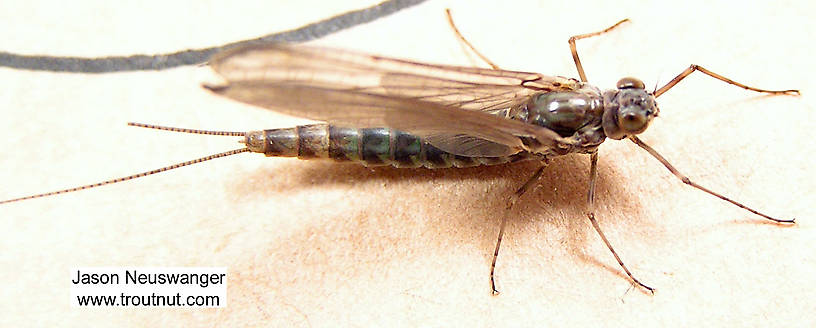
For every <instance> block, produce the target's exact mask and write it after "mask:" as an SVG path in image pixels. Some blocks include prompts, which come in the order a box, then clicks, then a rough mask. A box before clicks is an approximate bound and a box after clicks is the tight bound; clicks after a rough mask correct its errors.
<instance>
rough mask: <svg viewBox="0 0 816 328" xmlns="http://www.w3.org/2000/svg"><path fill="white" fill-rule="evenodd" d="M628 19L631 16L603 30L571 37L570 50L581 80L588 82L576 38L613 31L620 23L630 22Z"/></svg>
mask: <svg viewBox="0 0 816 328" xmlns="http://www.w3.org/2000/svg"><path fill="white" fill-rule="evenodd" d="M628 21H629V18H624V19H622V20H621V21H619V22H617V23H615V24H614V25H612V26H610V27H607V28H605V29H603V30H601V31H597V32H592V33H586V34H579V35H574V36H572V37H570V38H569V41H568V42H569V45H570V51H571V52H572V60H573V61H575V68H577V69H578V77H580V78H581V82H587V77H586V73H584V66H583V65H581V59H580V58H578V49H577V48H576V47H575V41H576V40H581V39H586V38H591V37H593V36H598V35H601V34H604V33H606V32H609V31H611V30H612V29H614V28H616V27H618V25H620V24H623V23H625V22H628Z"/></svg>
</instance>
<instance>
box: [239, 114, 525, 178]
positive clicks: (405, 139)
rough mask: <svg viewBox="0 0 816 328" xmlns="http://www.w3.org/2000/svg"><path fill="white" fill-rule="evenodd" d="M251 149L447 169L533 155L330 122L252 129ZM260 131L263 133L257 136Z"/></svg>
mask: <svg viewBox="0 0 816 328" xmlns="http://www.w3.org/2000/svg"><path fill="white" fill-rule="evenodd" d="M253 133H256V135H254V136H251V135H249V134H248V136H247V144H249V145H251V144H252V141H251V140H252V139H251V138H259V137H260V139H262V140H258V139H254V141H255V145H256V146H255V147H252V146H250V149H252V150H253V151H256V152H262V153H264V154H266V156H283V157H297V158H300V159H313V158H330V159H333V160H335V161H340V162H359V163H362V164H363V165H366V166H383V165H393V166H394V167H420V166H424V167H427V168H447V167H472V166H479V165H497V164H504V163H508V162H515V161H519V160H524V159H528V158H530V156H529V154H527V153H520V154H516V155H511V156H504V157H465V156H459V155H454V154H451V153H448V152H445V151H442V150H440V149H439V148H436V147H434V146H432V145H430V144H429V143H427V142H423V141H422V140H421V139H420V138H419V137H417V136H414V135H412V134H408V133H405V132H402V131H397V130H394V129H387V128H370V129H353V128H342V127H336V126H331V125H327V124H316V125H301V126H296V127H293V128H286V129H273V130H264V131H256V132H253ZM257 134H262V136H261V135H257Z"/></svg>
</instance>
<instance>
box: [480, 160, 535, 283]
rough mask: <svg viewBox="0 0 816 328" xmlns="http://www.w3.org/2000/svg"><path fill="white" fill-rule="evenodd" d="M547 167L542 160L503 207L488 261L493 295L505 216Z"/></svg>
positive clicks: (508, 214)
mask: <svg viewBox="0 0 816 328" xmlns="http://www.w3.org/2000/svg"><path fill="white" fill-rule="evenodd" d="M545 168H547V162H544V164H543V165H541V167H540V168H538V170H537V171H536V172H535V173H534V174H533V176H531V177H530V178H529V179H527V182H525V183H524V184H523V185H522V186H521V188H519V189H518V190H516V192H515V193H513V195H512V196H510V200H509V201H507V207H505V209H504V216H502V220H501V223H500V224H499V238H498V240H497V241H496V249H495V250H494V251H493V261H492V262H491V263H490V288H492V289H493V295H497V294H499V290H498V289H496V280H495V279H494V273H495V272H496V260H497V259H498V258H499V247H500V246H501V242H502V237H504V227H505V226H507V217H508V216H510V210H511V209H513V206H514V205H515V204H516V202H517V201H518V200H519V198H521V196H522V195H524V194H525V193H526V192H527V190H529V189H530V187H532V186H533V185H534V184H535V183H536V182H538V179H539V178H540V177H541V174H542V173H544V169H545Z"/></svg>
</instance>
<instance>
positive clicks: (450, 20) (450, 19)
mask: <svg viewBox="0 0 816 328" xmlns="http://www.w3.org/2000/svg"><path fill="white" fill-rule="evenodd" d="M445 15H447V16H448V24H449V25H450V27H451V29H453V33H454V34H456V37H457V38H458V39H459V41H462V43H464V44H465V45H466V46H467V47H468V48H470V51H473V53H474V54H476V56H479V59H481V60H484V62H485V63H487V64H488V65H490V67H492V68H493V69H499V66H498V65H496V64H494V63H493V62H492V61H490V59H487V57H485V55H482V53H481V52H479V50H476V47H474V46H473V44H471V43H470V41H468V39H467V38H465V36H464V35H462V33H461V32H459V28H457V27H456V24H455V23H454V22H453V16H451V11H450V9H445Z"/></svg>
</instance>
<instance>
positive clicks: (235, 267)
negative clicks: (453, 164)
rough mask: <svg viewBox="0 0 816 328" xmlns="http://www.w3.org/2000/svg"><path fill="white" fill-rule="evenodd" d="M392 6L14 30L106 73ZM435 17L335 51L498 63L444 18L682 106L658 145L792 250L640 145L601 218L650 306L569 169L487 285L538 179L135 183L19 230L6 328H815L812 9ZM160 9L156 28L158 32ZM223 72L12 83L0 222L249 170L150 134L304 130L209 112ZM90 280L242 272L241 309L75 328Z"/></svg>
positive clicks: (155, 313) (400, 21)
mask: <svg viewBox="0 0 816 328" xmlns="http://www.w3.org/2000/svg"><path fill="white" fill-rule="evenodd" d="M374 3H375V2H374V1H356V2H345V3H343V4H334V5H329V2H328V1H303V0H302V1H297V2H293V3H284V4H280V3H277V2H275V1H270V2H268V3H267V4H263V5H260V4H246V3H240V2H235V1H233V2H223V1H217V2H202V1H191V2H177V1H166V0H164V1H156V2H155V3H154V2H150V1H147V2H144V1H143V2H140V4H139V6H138V7H122V5H121V4H119V3H113V2H106V1H99V2H93V1H86V2H79V3H71V5H70V6H68V5H65V7H57V8H55V7H54V6H55V5H54V4H51V3H46V2H44V3H37V2H26V3H23V2H17V3H15V4H14V6H15V8H4V9H3V10H0V13H2V14H0V15H2V16H0V31H1V32H0V39H2V40H3V46H2V47H3V50H6V51H13V52H18V53H32V54H51V55H71V56H88V57H94V56H104V55H127V54H133V53H164V52H172V51H177V50H181V49H187V48H198V47H207V46H212V45H217V44H222V43H226V42H232V41H235V40H240V39H246V38H251V37H256V36H260V35H263V34H267V33H271V32H275V31H282V30H286V29H291V28H295V27H298V26H301V25H303V24H306V23H309V22H312V21H315V20H318V19H322V18H326V17H330V16H333V15H336V14H339V13H342V12H344V11H347V10H352V9H357V8H362V7H366V6H370V5H372V4H374ZM492 3H493V2H485V3H474V2H470V1H469V2H445V1H438V2H431V3H426V4H422V5H420V6H417V7H414V8H410V9H407V10H404V11H402V12H400V13H397V14H395V15H393V16H390V17H387V18H384V19H381V20H378V21H375V22H373V23H370V24H367V25H364V26H359V27H356V28H353V29H350V30H347V31H343V32H340V33H338V34H335V35H332V36H329V37H327V38H324V39H322V40H319V41H317V42H315V43H317V44H323V45H331V46H338V47H343V48H350V49H357V50H363V51H367V52H374V53H379V54H384V55H390V56H400V57H406V58H411V59H415V60H422V61H429V62H437V63H452V64H461V65H480V64H481V63H480V62H478V61H476V60H475V59H471V58H470V57H468V56H467V55H466V54H465V53H464V52H463V51H462V47H461V45H460V44H459V43H458V42H457V41H456V40H455V38H454V36H453V34H452V33H451V31H450V29H449V27H448V26H447V23H446V21H445V19H444V8H445V7H450V8H451V9H452V10H453V13H454V17H455V19H456V21H457V23H458V25H459V27H460V29H461V30H462V32H463V33H464V34H465V35H466V36H467V37H468V38H469V39H470V40H471V41H472V42H473V43H474V44H475V45H476V46H477V47H478V48H479V49H480V50H481V51H482V52H483V53H485V54H486V55H487V56H488V57H489V58H491V59H492V60H493V61H494V62H496V63H497V64H498V65H500V66H502V67H503V68H507V69H518V70H527V71H538V72H542V73H545V74H552V75H564V76H576V75H577V74H576V73H575V68H574V66H573V64H572V60H571V57H570V54H569V49H568V46H567V42H566V41H567V39H568V37H569V36H571V35H574V34H579V33H586V32H592V31H595V30H598V29H602V28H604V27H606V26H608V25H611V24H612V23H614V22H616V21H618V20H619V19H622V18H625V17H629V18H631V19H632V23H631V24H626V25H623V26H622V27H621V28H619V29H618V30H616V31H614V32H613V33H610V34H608V35H604V36H602V37H599V38H595V39H591V40H586V41H582V42H580V43H579V45H578V48H579V53H580V54H581V55H582V59H583V61H584V67H585V69H586V71H587V75H588V77H589V79H590V82H593V83H595V84H596V85H599V86H601V87H602V88H609V87H612V86H614V83H615V82H616V81H617V80H618V79H619V78H620V77H622V76H627V75H631V76H637V77H640V78H641V79H643V80H644V82H645V83H646V84H647V85H648V86H649V87H651V86H653V85H654V84H655V82H656V81H660V82H661V83H665V82H666V81H668V80H669V79H671V78H672V77H673V76H674V75H676V74H677V73H679V72H680V71H682V70H683V69H684V68H686V67H687V66H688V64H690V63H697V64H701V65H703V66H705V67H707V68H709V69H711V70H713V71H715V72H718V73H721V74H723V75H725V76H728V77H731V78H733V79H735V80H738V81H741V82H744V83H746V84H749V85H753V86H757V87H765V88H771V89H772V88H784V89H788V88H798V89H801V90H802V92H803V95H802V96H800V97H788V96H776V97H767V96H762V95H759V94H755V93H751V92H747V91H744V90H741V89H739V88H736V87H733V86H729V85H726V84H724V83H721V82H719V81H716V80H713V79H711V78H708V77H705V76H703V75H702V74H700V75H697V74H699V73H695V74H694V75H692V76H691V77H689V78H688V79H687V80H686V81H684V82H683V83H681V84H680V85H679V86H678V87H676V88H675V89H672V90H671V91H669V92H668V93H666V94H665V95H664V96H662V97H661V98H660V99H659V100H658V101H659V104H660V107H661V114H660V117H659V118H658V119H657V120H656V121H655V122H654V123H653V124H652V126H651V127H650V129H649V130H648V131H646V133H644V134H643V135H642V139H643V140H644V141H645V142H647V143H650V144H651V145H652V146H653V147H655V148H656V149H657V150H658V151H660V152H662V153H663V155H664V156H666V157H667V158H669V160H671V161H672V163H674V164H675V165H676V166H677V167H678V168H679V169H680V170H681V171H683V172H685V173H686V174H688V175H689V176H690V177H691V178H692V179H695V180H696V181H697V182H699V183H701V184H703V185H704V186H708V187H710V188H712V189H714V190H718V191H721V192H723V193H724V194H726V195H729V196H732V197H733V198H735V199H737V200H739V201H742V202H744V203H746V204H748V205H749V206H753V207H755V208H757V209H760V210H762V211H765V212H767V213H769V214H771V215H776V216H780V217H795V218H797V219H798V221H799V223H798V224H797V225H796V226H793V227H781V226H778V225H775V224H772V223H768V221H766V220H763V219H761V218H759V217H757V216H754V215H752V214H750V213H748V212H745V211H743V210H740V209H738V208H736V207H734V206H730V205H728V204H726V203H724V202H722V201H720V200H718V199H715V198H713V197H711V196H708V195H706V194H703V193H701V192H699V191H696V190H693V189H691V188H689V187H686V186H684V185H683V184H681V183H680V182H679V181H677V180H676V179H675V178H674V177H673V176H671V175H670V174H669V172H668V171H666V170H665V169H664V168H663V167H662V166H661V165H660V164H659V163H658V162H657V161H655V160H654V159H653V158H651V157H650V156H649V155H648V154H646V153H645V152H643V151H641V150H639V149H638V148H637V147H636V146H635V145H634V144H632V143H630V142H616V141H609V142H607V143H605V144H604V145H603V146H602V147H601V148H600V151H601V159H600V165H599V169H600V178H599V185H598V195H597V216H598V218H599V221H600V224H601V226H602V227H603V229H604V231H605V232H606V234H607V236H608V237H609V238H610V240H611V242H612V243H613V245H614V246H615V247H616V248H617V251H618V252H619V254H620V255H621V256H622V258H623V260H624V261H625V262H626V263H628V265H629V267H630V269H632V270H633V273H634V274H635V275H636V276H637V277H639V278H640V279H641V280H642V281H644V282H645V283H647V284H649V285H651V286H653V287H655V288H656V289H657V293H656V294H655V295H654V296H652V295H650V294H648V293H644V292H642V291H641V290H639V289H632V288H631V283H630V281H629V280H628V279H626V278H625V275H624V274H623V273H622V271H621V270H620V268H619V266H618V264H617V263H615V261H614V259H613V258H612V256H611V255H610V254H609V252H608V251H607V249H606V248H605V247H604V246H603V244H602V242H601V241H600V239H599V238H598V236H597V235H596V233H595V232H594V231H593V230H592V228H591V226H590V224H589V222H588V221H587V220H586V218H585V216H584V214H583V213H584V210H585V207H584V204H585V192H586V188H587V175H588V171H589V163H588V162H589V161H588V157H586V156H574V157H566V158H560V159H557V160H555V161H554V162H553V163H552V165H551V166H550V168H549V169H547V171H546V172H545V173H544V176H543V177H542V179H541V183H540V187H539V188H537V189H535V190H534V191H532V192H530V193H529V194H528V195H526V196H525V197H524V198H523V199H522V200H521V201H520V203H519V206H517V208H516V209H515V210H514V211H513V212H512V219H511V221H510V222H509V224H508V227H507V234H506V236H505V242H504V244H503V247H502V252H501V255H500V258H499V264H498V268H497V279H498V286H499V288H500V290H501V291H502V294H501V295H499V296H492V295H491V294H490V285H489V281H488V272H489V265H490V259H491V254H492V251H493V246H494V243H495V238H496V234H497V232H498V227H499V221H500V217H501V215H503V213H504V211H503V206H504V204H505V202H506V201H507V199H508V197H509V195H510V194H511V193H512V192H513V191H514V190H515V189H516V188H518V186H520V185H521V184H522V183H523V182H524V180H525V179H526V178H527V177H528V176H529V175H530V174H532V172H533V170H534V168H535V164H521V165H513V166H500V167H490V168H475V169H465V170H455V169H451V170H438V171H430V170H420V169H418V170H397V169H390V168H376V169H369V168H365V167H361V166H356V165H335V164H332V163H327V162H307V161H298V160H296V159H267V158H264V157H263V156H261V155H257V154H242V155H238V156H234V157H232V158H227V159H221V160H217V161H213V162H208V163H205V164H200V165H197V166H194V167H189V168H184V169H180V170H176V171H172V172H168V173H163V174H160V175H155V176H152V177H149V178H143V179H139V180H137V181H131V182H127V183H121V184H118V185H113V186H107V187H103V188H97V189H93V190H87V191H83V192H77V193H73V194H69V195H62V196H58V197H52V198H46V199H39V200H32V201H26V202H20V203H15V204H8V205H4V206H0V225H2V229H0V230H2V235H0V240H1V241H0V249H2V251H0V277H2V280H3V287H2V288H0V312H2V313H4V314H3V315H2V316H0V317H1V318H0V323H2V324H0V325H3V326H19V325H24V326H25V325H34V326H53V325H64V326H85V325H87V324H89V323H92V324H100V325H106V326H135V327H140V326H156V325H166V324H172V325H184V326H226V325H231V326H232V325H250V326H282V325H291V326H303V327H306V326H313V327H321V326H373V325H378V326H382V325H386V324H388V325H397V326H542V325H550V326H551V325H559V326H591V325H592V326H596V325H598V324H600V325H601V326H635V325H637V326H642V325H651V326H690V325H699V324H706V325H715V326H716V325H722V326H746V325H747V326H760V325H761V326H772V325H785V326H812V325H813V324H814V322H816V314H814V313H816V303H814V302H812V301H813V299H814V289H815V288H816V260H814V250H813V240H814V237H816V229H814V226H816V225H814V220H816V215H815V214H816V212H815V211H814V209H813V205H814V200H815V199H814V196H813V195H814V193H815V192H816V179H814V173H813V170H812V168H813V163H814V159H816V156H814V151H813V150H814V146H813V142H812V140H813V137H812V131H813V127H814V123H813V122H814V119H815V118H816V117H814V115H816V114H814V108H813V103H814V102H813V98H812V97H811V94H812V92H813V91H812V90H816V88H814V87H813V86H814V84H813V82H812V80H813V72H814V71H816V65H814V64H813V56H812V54H813V45H812V42H811V41H810V39H811V38H812V37H813V35H814V32H816V26H814V23H813V21H812V18H811V15H810V13H812V12H814V8H813V6H812V5H809V4H805V3H806V2H801V3H779V2H762V3H757V4H743V5H741V6H740V7H733V6H732V5H730V4H727V3H720V4H714V5H710V4H709V5H703V4H702V2H691V3H689V4H684V5H679V4H678V5H669V6H665V5H657V4H651V3H646V2H627V3H623V4H621V3H619V2H615V3H612V2H602V1H582V2H580V4H574V3H570V2H541V3H539V2H536V1H518V2H514V4H513V5H512V6H507V5H505V6H501V5H495V4H492ZM159 8H161V9H160V10H159ZM211 79H212V76H211V74H210V73H209V70H208V69H207V68H206V67H185V68H178V69H172V70H167V71H158V72H131V73H116V74H102V75H83V74H56V73H47V72H33V71H21V70H11V69H5V68H3V69H0V85H2V89H0V90H2V91H0V108H2V109H0V110H1V111H2V119H0V147H2V148H1V149H2V150H3V156H2V157H0V167H2V168H3V169H2V170H0V181H3V182H2V184H0V198H3V199H5V198H12V197H18V196H22V195H27V194H32V193H39V192H44V191H50V190H54V189H60V188H65V187H70V186H76V185H81V184H87V183H92V182H96V181H99V180H103V179H107V178H113V177H119V176H124V175H128V174H132V173H136V172H141V171H145V170H148V169H153V168H157V167H161V166H165V165H169V164H172V163H176V162H180V161H184V160H188V159H193V158H197V157H201V156H203V155H206V154H210V153H216V152H220V151H224V150H228V149H233V148H237V146H238V144H237V143H235V140H236V139H237V138H228V137H205V136H195V135H184V134H171V133H167V132H160V131H150V130H144V129H138V128H130V127H127V126H126V125H125V123H126V122H129V121H137V122H147V123H155V124H163V125H170V126H182V127H193V128H202V129H218V130H248V129H263V128H274V127H287V126H291V125H294V124H298V123H302V121H300V120H296V119H292V118H288V117H283V116H280V115H278V114H275V113H272V112H270V111H266V110H262V109H255V108H251V107H249V106H245V105H242V104H238V103H235V102H232V101H229V100H226V99H221V98H219V97H217V96H214V95H211V94H209V93H208V92H206V91H205V90H202V89H201V88H200V87H199V84H200V83H201V82H204V81H208V80H211ZM75 266H226V267H227V268H228V272H229V274H228V286H229V289H228V298H229V299H228V306H227V307H225V308H221V309H162V308H155V309H111V308H95V309H78V308H72V307H70V306H69V296H68V295H69V294H68V293H69V287H70V284H69V279H70V275H69V269H70V268H71V267H75Z"/></svg>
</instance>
